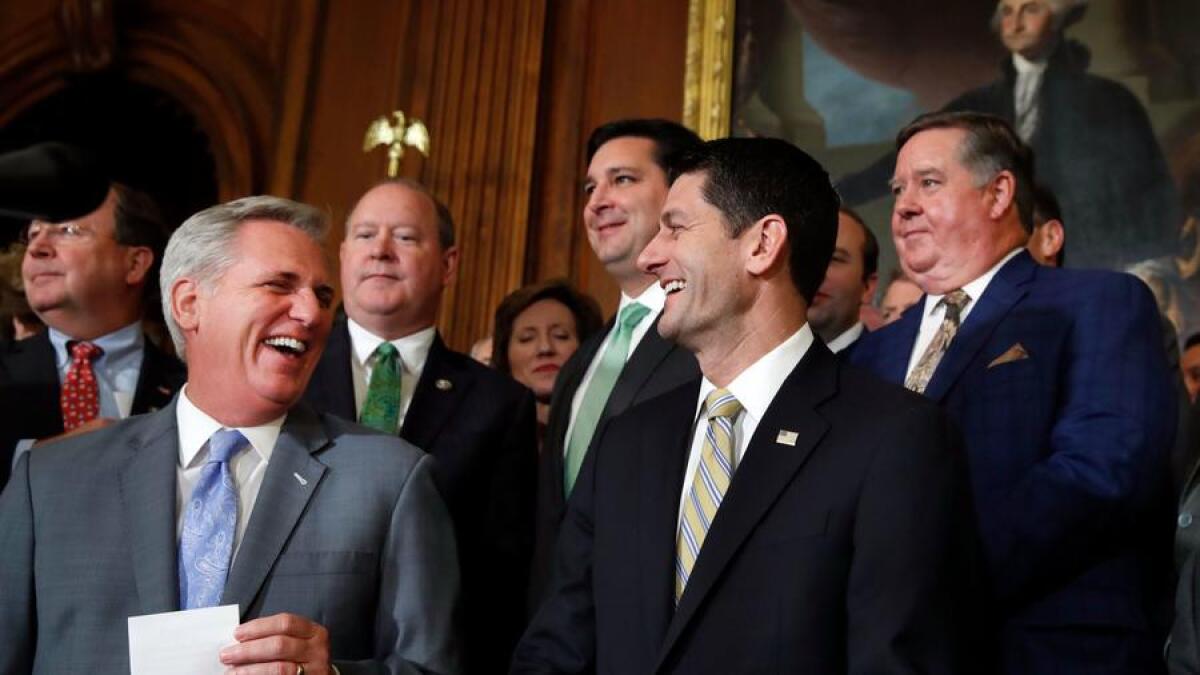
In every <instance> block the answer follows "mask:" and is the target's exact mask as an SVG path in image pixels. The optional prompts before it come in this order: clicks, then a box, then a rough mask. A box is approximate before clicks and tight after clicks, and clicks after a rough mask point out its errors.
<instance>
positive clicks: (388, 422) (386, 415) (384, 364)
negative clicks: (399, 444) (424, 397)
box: [358, 342, 400, 434]
mask: <svg viewBox="0 0 1200 675" xmlns="http://www.w3.org/2000/svg"><path fill="white" fill-rule="evenodd" d="M372 356H373V357H374V358H375V365H374V366H373V367H372V368H371V384H370V386H368V387H367V400H366V402H364V403H363V409H362V413H361V414H360V415H359V416H358V421H359V422H362V423H363V424H365V425H367V426H369V427H371V428H372V429H378V430H379V431H382V432H383V433H385V434H394V433H396V428H397V425H398V424H399V421H400V353H399V352H397V351H396V347H395V345H393V344H392V343H390V342H381V343H379V346H378V347H376V348H375V353H374V354H372Z"/></svg>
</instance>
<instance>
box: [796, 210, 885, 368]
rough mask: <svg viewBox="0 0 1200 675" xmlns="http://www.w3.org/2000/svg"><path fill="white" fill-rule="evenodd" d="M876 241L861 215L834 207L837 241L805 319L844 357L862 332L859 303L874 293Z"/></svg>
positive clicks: (876, 264)
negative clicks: (836, 218) (836, 221)
mask: <svg viewBox="0 0 1200 675" xmlns="http://www.w3.org/2000/svg"><path fill="white" fill-rule="evenodd" d="M878 267H879V242H878V241H877V240H876V239H875V235H874V234H873V233H872V232H871V228H869V227H867V224H866V223H864V222H863V219H862V217H861V216H859V215H858V214H857V213H855V212H854V211H851V210H850V209H849V208H847V207H845V206H843V207H842V208H841V210H840V211H838V230H837V242H836V243H835V244H834V247H833V257H832V258H830V260H829V267H828V268H827V269H826V270H825V279H824V280H822V281H821V285H820V286H818V287H817V294H816V295H814V296H813V301H812V305H811V306H810V307H809V308H808V321H809V323H811V324H812V328H813V332H815V333H816V334H817V336H819V337H820V338H821V340H822V341H823V342H824V343H825V346H826V347H829V351H831V352H833V353H834V354H841V355H842V357H843V358H845V356H846V354H848V353H849V352H850V350H851V348H852V347H853V346H854V345H855V343H857V342H858V338H860V337H862V335H863V332H864V330H865V329H864V327H863V323H862V322H861V321H859V320H858V317H859V312H860V311H861V310H862V306H863V305H864V304H867V303H869V302H871V299H872V298H873V297H875V286H876V284H878V283H879V273H878V272H877V271H876V270H877V268H878Z"/></svg>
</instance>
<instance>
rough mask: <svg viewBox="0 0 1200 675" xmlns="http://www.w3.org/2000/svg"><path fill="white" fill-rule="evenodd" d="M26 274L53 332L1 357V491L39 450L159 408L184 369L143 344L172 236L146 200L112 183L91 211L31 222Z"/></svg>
mask: <svg viewBox="0 0 1200 675" xmlns="http://www.w3.org/2000/svg"><path fill="white" fill-rule="evenodd" d="M23 241H24V243H25V244H26V249H25V257H24V260H23V261H22V265H21V276H22V280H23V281H24V284H25V295H26V297H27V299H28V300H29V305H30V307H32V308H33V311H34V312H36V313H37V315H38V317H39V318H41V320H42V321H43V322H44V323H45V324H46V326H47V327H48V330H47V331H46V332H45V333H42V334H40V335H38V336H35V337H32V338H29V339H26V340H21V341H17V342H13V343H11V344H9V345H7V346H6V347H5V348H4V349H3V351H0V486H3V485H4V484H5V483H6V482H7V481H8V475H9V470H10V468H11V467H12V465H13V463H14V462H15V459H16V456H19V454H20V453H21V452H24V451H26V450H28V449H29V448H30V447H32V446H33V445H34V444H35V443H37V442H40V441H42V440H45V439H48V438H51V437H56V436H59V435H64V434H76V433H82V432H84V431H90V430H92V429H95V428H99V427H101V426H104V425H106V424H109V423H111V422H112V421H113V420H116V419H120V418H123V417H127V416H129V415H130V414H136V413H143V412H149V411H151V410H154V409H156V408H159V407H162V406H163V405H165V404H166V403H167V402H168V401H170V399H171V396H172V395H173V394H174V393H175V390H176V389H178V388H179V386H180V385H181V384H182V382H183V380H184V371H183V368H182V366H181V365H180V364H179V362H178V361H176V360H175V359H174V358H173V357H171V356H169V355H167V354H165V353H164V352H162V351H160V350H159V349H158V348H157V347H155V346H154V344H153V343H151V342H150V341H149V340H147V339H146V337H145V334H144V333H143V328H142V318H143V315H144V313H145V310H146V308H147V307H154V306H156V302H157V284H155V283H154V279H155V278H156V277H157V274H158V272H157V269H158V263H159V260H160V258H161V256H162V250H163V247H164V245H165V243H166V229H165V227H164V225H163V222H162V220H161V217H160V216H159V214H158V210H157V208H156V207H155V205H154V203H153V202H152V201H151V200H150V198H149V197H147V196H146V195H143V194H141V193H139V192H137V191H134V190H132V189H130V188H127V187H125V186H123V185H120V184H114V185H113V187H112V188H111V189H110V190H109V193H108V197H107V198H106V199H105V200H104V203H103V204H101V205H100V207H99V208H97V209H96V210H95V211H93V212H92V213H89V214H87V215H86V216H83V217H82V218H79V219H76V220H71V221H64V222H61V223H47V222H43V221H37V220H35V221H33V222H32V223H30V224H29V226H28V228H27V229H26V231H25V233H24V236H23Z"/></svg>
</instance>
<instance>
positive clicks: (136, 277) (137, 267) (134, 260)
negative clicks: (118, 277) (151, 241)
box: [125, 246, 154, 286]
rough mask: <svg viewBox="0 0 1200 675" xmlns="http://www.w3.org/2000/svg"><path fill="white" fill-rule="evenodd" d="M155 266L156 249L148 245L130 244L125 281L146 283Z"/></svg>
mask: <svg viewBox="0 0 1200 675" xmlns="http://www.w3.org/2000/svg"><path fill="white" fill-rule="evenodd" d="M153 266H154V251H151V250H150V247H148V246H130V247H129V251H128V255H127V256H126V269H125V283H127V284H129V285H130V286H136V285H138V284H141V283H144V282H145V281H146V277H147V276H148V275H149V274H150V268H151V267H153Z"/></svg>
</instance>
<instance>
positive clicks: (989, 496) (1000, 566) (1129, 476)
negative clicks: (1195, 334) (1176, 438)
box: [852, 252, 1175, 673]
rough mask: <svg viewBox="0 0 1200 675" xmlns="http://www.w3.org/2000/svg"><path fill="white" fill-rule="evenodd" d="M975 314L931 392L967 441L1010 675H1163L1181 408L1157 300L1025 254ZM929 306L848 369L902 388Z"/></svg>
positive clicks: (870, 341) (1137, 287)
mask: <svg viewBox="0 0 1200 675" xmlns="http://www.w3.org/2000/svg"><path fill="white" fill-rule="evenodd" d="M976 303H977V304H976V306H975V307H974V308H973V309H972V310H971V312H970V314H969V315H968V316H967V318H966V320H965V321H964V322H963V325H962V326H961V328H960V329H959V332H958V335H957V336H956V337H955V338H954V341H953V342H952V343H951V345H950V348H949V350H948V351H947V352H946V354H945V356H944V357H943V359H942V362H941V363H940V364H939V365H938V369H937V371H936V372H935V373H934V375H933V378H932V379H931V380H930V382H929V386H928V387H927V389H926V391H925V394H926V395H927V396H928V397H929V398H931V399H933V400H935V401H937V402H938V403H939V404H941V405H942V407H943V408H944V409H945V410H946V411H947V412H949V413H950V416H951V418H952V419H954V420H955V421H956V422H957V423H958V424H959V426H960V427H961V428H962V430H963V433H964V436H965V437H966V444H967V452H968V463H969V467H970V472H971V483H972V488H973V490H974V494H975V505H976V510H977V513H978V518H979V526H980V527H979V529H980V532H981V535H982V537H983V543H984V547H985V551H986V555H987V562H988V568H989V577H990V579H991V582H992V586H993V591H994V593H995V601H996V603H997V615H996V621H997V624H998V625H997V628H998V632H997V636H998V638H999V640H1000V645H999V647H1000V649H1001V650H1002V657H1001V666H1002V668H1001V669H1002V670H1003V671H1004V672H1012V673H1018V672H1020V673H1038V672H1100V670H1092V669H1091V665H1092V664H1093V663H1095V665H1096V666H1097V668H1100V667H1102V668H1106V669H1105V670H1103V672H1106V673H1108V672H1112V673H1126V672H1128V673H1152V672H1157V671H1159V670H1161V665H1160V663H1161V656H1159V654H1158V652H1159V647H1160V646H1161V640H1160V639H1159V633H1158V631H1159V630H1161V624H1160V621H1161V618H1162V617H1161V616H1159V615H1158V614H1157V612H1158V611H1159V609H1161V607H1162V606H1163V605H1162V604H1161V603H1162V600H1163V597H1164V596H1163V595H1162V594H1164V593H1166V589H1165V587H1163V585H1162V580H1164V579H1167V578H1169V574H1168V572H1169V567H1166V566H1163V563H1164V562H1166V561H1165V560H1164V559H1163V557H1162V555H1160V554H1169V548H1166V547H1168V546H1169V542H1170V540H1169V536H1170V531H1169V511H1164V510H1161V509H1169V508H1170V499H1169V482H1168V472H1167V457H1168V452H1169V449H1170V447H1171V442H1172V438H1173V435H1174V429H1175V403H1174V399H1173V394H1172V389H1171V376H1170V374H1169V372H1168V369H1167V366H1166V361H1165V359H1164V356H1163V350H1162V347H1161V341H1160V328H1159V319H1158V313H1157V310H1156V308H1155V305H1154V300H1153V298H1152V296H1151V294H1150V291H1149V290H1148V289H1147V288H1146V287H1145V286H1144V285H1143V284H1142V282H1140V281H1138V280H1137V279H1136V278H1134V277H1132V276H1130V275H1125V274H1117V273H1113V272H1103V271H1076V270H1070V271H1068V270H1058V269H1050V268H1045V267H1040V266H1038V265H1036V264H1035V263H1034V261H1033V260H1032V259H1031V258H1030V257H1029V255H1028V254H1027V253H1025V252H1022V253H1021V254H1019V255H1017V256H1016V257H1014V258H1013V259H1012V260H1010V261H1009V262H1008V263H1006V264H1005V265H1004V266H1003V267H1002V268H1001V269H1000V270H999V272H998V273H997V274H996V276H995V277H994V278H993V280H992V282H991V283H990V284H989V285H988V287H987V290H986V291H985V292H984V293H983V297H981V298H979V299H978V300H977V301H976ZM923 307H924V302H920V303H918V304H917V305H916V306H914V307H913V308H912V309H910V310H909V311H908V312H906V313H905V314H904V316H903V317H902V318H901V319H900V320H899V321H897V322H896V323H894V324H892V325H890V326H887V327H885V328H883V329H881V330H879V331H877V332H875V333H872V334H870V335H867V336H865V337H864V338H863V339H862V340H861V341H860V342H859V344H858V345H857V348H856V350H855V352H854V354H853V356H852V360H853V362H854V363H857V364H859V365H862V366H865V367H867V368H869V369H871V370H874V371H875V372H876V373H877V374H879V375H881V376H883V377H884V378H885V379H887V380H890V381H893V382H903V381H904V376H905V370H906V368H907V365H908V360H909V356H910V354H911V351H912V348H913V343H914V341H915V340H916V337H917V332H918V329H919V327H920V322H921V314H922V308H923ZM1160 516H1162V520H1161V521H1160V520H1159V517H1160ZM1164 525H1165V526H1166V527H1165V528H1164V527H1163V526H1164ZM1075 629H1079V630H1078V632H1074V631H1075ZM1097 629H1098V630H1097ZM1058 669H1061V670H1058Z"/></svg>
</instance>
